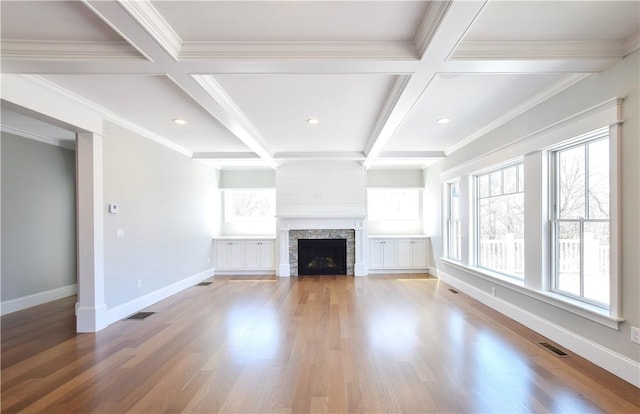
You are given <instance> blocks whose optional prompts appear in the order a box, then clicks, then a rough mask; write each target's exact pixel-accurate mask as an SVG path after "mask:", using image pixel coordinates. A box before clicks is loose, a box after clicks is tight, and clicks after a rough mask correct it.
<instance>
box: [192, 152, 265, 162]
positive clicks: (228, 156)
mask: <svg viewBox="0 0 640 414" xmlns="http://www.w3.org/2000/svg"><path fill="white" fill-rule="evenodd" d="M191 158H193V159H194V160H221V161H229V160H238V161H242V160H248V161H255V160H260V157H258V155H257V154H256V153H255V152H248V151H247V152H194V153H193V155H192V156H191Z"/></svg>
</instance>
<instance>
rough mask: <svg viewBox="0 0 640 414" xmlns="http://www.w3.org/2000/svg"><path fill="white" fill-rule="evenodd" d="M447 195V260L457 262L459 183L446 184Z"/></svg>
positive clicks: (458, 248)
mask: <svg viewBox="0 0 640 414" xmlns="http://www.w3.org/2000/svg"><path fill="white" fill-rule="evenodd" d="M447 190H448V191H447V194H448V198H449V218H448V221H447V231H448V238H447V239H448V242H449V245H448V256H449V259H453V260H458V261H460V259H461V258H462V252H461V250H462V229H461V227H460V183H459V182H455V183H449V184H447Z"/></svg>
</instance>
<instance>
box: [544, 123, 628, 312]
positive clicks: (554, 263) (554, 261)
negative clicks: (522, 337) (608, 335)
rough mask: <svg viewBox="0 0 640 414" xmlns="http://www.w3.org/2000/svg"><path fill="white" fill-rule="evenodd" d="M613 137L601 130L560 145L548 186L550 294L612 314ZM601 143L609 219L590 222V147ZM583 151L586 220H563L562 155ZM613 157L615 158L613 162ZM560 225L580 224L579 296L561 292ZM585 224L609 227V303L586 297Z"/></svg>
mask: <svg viewBox="0 0 640 414" xmlns="http://www.w3.org/2000/svg"><path fill="white" fill-rule="evenodd" d="M612 135H613V134H611V133H610V131H609V128H602V129H599V130H596V131H593V132H591V133H589V134H585V135H583V136H581V137H577V138H574V139H570V140H567V141H565V142H563V143H560V145H557V146H555V147H553V148H552V149H550V150H549V151H548V158H549V160H548V162H549V185H548V190H549V191H548V193H549V212H548V218H549V241H548V243H549V249H550V263H549V264H550V269H549V281H548V286H549V291H550V292H552V293H555V294H558V295H561V296H564V297H567V298H570V299H572V300H576V301H579V302H583V303H586V304H589V305H592V306H596V307H598V308H601V309H604V310H607V311H611V307H612V294H611V292H612V290H614V284H617V281H616V279H617V274H615V275H614V274H613V270H614V269H613V266H617V263H614V258H615V252H614V250H613V248H614V247H613V244H614V243H613V239H614V237H615V235H616V234H617V232H614V228H613V220H612V216H614V215H617V212H616V210H614V208H617V207H616V206H617V203H614V199H613V198H614V195H615V194H617V188H614V187H617V185H618V181H617V174H613V172H614V170H616V169H617V165H615V166H614V165H612V163H611V161H612V160H614V159H616V158H617V145H614V144H615V142H614V137H613V136H612ZM599 141H607V143H608V147H609V170H610V172H611V173H610V175H609V183H608V189H609V200H608V201H609V215H608V217H607V218H606V219H605V218H588V217H589V197H588V191H589V145H590V144H592V143H596V142H599ZM578 147H584V174H585V178H584V180H585V190H584V191H585V193H584V215H583V217H577V218H561V217H560V211H559V209H558V207H557V206H558V204H559V203H560V201H561V200H560V173H559V161H560V157H559V155H560V154H561V153H562V152H564V151H568V150H571V149H574V148H578ZM612 151H616V153H615V154H612ZM612 155H614V158H612ZM561 223H578V226H579V230H578V232H579V243H580V252H579V256H580V257H579V266H580V270H579V291H580V293H579V294H578V295H576V294H574V293H572V292H569V291H566V290H562V289H560V288H559V287H558V286H559V284H560V282H559V277H560V274H559V266H560V260H559V250H560V249H559V243H560V238H559V236H558V234H559V226H560V224H561ZM586 223H608V230H609V239H610V246H609V291H610V294H609V298H608V299H609V303H603V302H599V301H597V300H594V299H591V298H588V297H585V296H584V286H585V282H584V266H585V257H584V246H585V243H584V240H585V239H584V233H585V232H584V228H585V224H586Z"/></svg>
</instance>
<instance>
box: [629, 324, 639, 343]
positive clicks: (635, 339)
mask: <svg viewBox="0 0 640 414" xmlns="http://www.w3.org/2000/svg"><path fill="white" fill-rule="evenodd" d="M631 342H635V343H636V344H640V329H638V328H636V327H635V326H632V327H631Z"/></svg>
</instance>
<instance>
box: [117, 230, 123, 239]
mask: <svg viewBox="0 0 640 414" xmlns="http://www.w3.org/2000/svg"><path fill="white" fill-rule="evenodd" d="M116 239H124V229H116Z"/></svg>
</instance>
